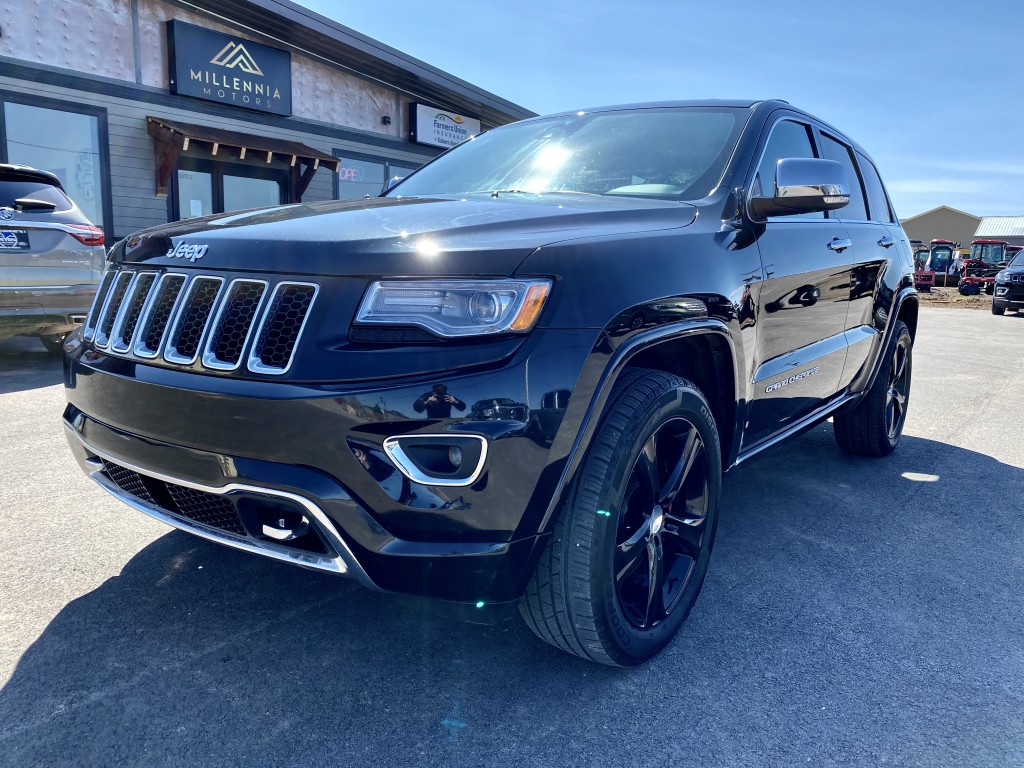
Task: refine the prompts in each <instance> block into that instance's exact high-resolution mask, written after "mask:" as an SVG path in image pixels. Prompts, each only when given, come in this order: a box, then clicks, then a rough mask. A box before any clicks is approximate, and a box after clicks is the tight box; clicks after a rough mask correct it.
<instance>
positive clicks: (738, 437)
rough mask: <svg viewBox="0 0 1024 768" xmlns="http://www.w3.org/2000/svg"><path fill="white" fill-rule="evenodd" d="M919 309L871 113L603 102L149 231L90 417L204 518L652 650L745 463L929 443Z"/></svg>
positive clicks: (214, 527)
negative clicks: (385, 171)
mask: <svg viewBox="0 0 1024 768" xmlns="http://www.w3.org/2000/svg"><path fill="white" fill-rule="evenodd" d="M916 325H917V297H916V294H915V292H914V283H913V262H912V259H911V252H910V247H909V244H908V242H907V237H906V235H905V234H904V233H903V231H902V229H901V228H900V224H899V222H898V221H897V220H896V217H895V216H894V215H893V212H892V208H891V207H890V205H889V202H888V199H887V196H886V193H885V190H884V188H883V186H882V182H881V181H880V179H879V176H878V173H877V171H876V170H875V167H874V165H873V164H872V162H871V161H870V160H869V159H868V157H867V155H866V154H865V153H864V152H863V150H861V149H860V148H859V147H858V146H857V145H856V144H854V143H853V142H852V141H850V140H849V139H848V138H847V137H845V136H844V135H843V134H842V133H840V132H839V131H837V130H835V129H834V128H832V127H830V126H828V125H826V124H825V123H823V122H821V121H819V120H817V119H815V118H813V117H811V116H810V115H808V114H806V113H804V112H801V111H799V110H797V109H795V108H794V107H791V106H790V105H788V104H786V103H785V102H780V101H767V102H756V103H752V102H738V101H720V102H716V101H707V102H687V103H665V104H649V105H637V106H622V107H612V108H607V109H595V110H585V111H580V112H571V113H567V114H562V115H555V116H552V117H541V118H536V119H530V120H526V121H523V122H520V123H516V124H513V125H509V126H506V127H503V128H499V129H497V130H494V131H490V132H488V133H485V134H483V135H481V136H478V137H476V138H475V139H473V140H470V141H466V142H465V143H463V144H462V145H461V146H459V147H457V148H456V149H454V150H451V151H450V152H448V153H446V154H444V155H442V156H441V157H439V158H437V159H436V160H434V161H433V162H431V163H430V164H428V165H426V166H425V167H423V168H422V169H420V170H419V171H417V172H416V173H414V174H413V175H411V176H410V177H408V178H406V179H405V180H403V181H401V182H400V183H398V184H397V185H396V186H394V187H393V188H392V189H390V190H388V191H387V192H386V193H384V194H383V195H382V196H381V197H379V198H377V199H366V200H363V201H358V202H351V201H350V202H328V203H315V204H297V205H291V206H285V207H281V208H276V209H271V210H263V211H255V212H250V213H247V214H232V215H226V216H223V215H222V216H218V217H210V218H205V219H199V220H192V221H189V222H182V223H178V224H173V225H168V226H164V227H159V228H156V229H151V230H148V231H145V232H143V233H140V234H138V235H136V236H134V237H131V238H129V239H128V240H126V241H122V242H119V243H118V244H117V245H116V246H115V247H114V248H113V249H112V251H111V254H110V268H109V271H108V272H107V273H106V276H105V278H104V281H103V283H102V286H101V289H100V291H99V294H98V296H97V300H96V304H95V306H94V308H93V310H92V311H91V313H90V315H89V318H88V320H87V322H86V324H85V326H84V327H83V328H82V330H81V331H80V332H79V333H76V334H75V335H74V336H73V337H72V339H71V341H69V343H68V344H67V345H66V351H67V356H66V371H65V377H66V385H67V396H68V401H69V402H68V406H67V408H66V410H65V412H64V422H65V425H66V428H67V433H68V437H69V440H70V443H71V446H72V449H73V451H74V453H75V455H76V457H77V459H78V462H79V463H80V464H81V466H82V468H83V469H84V470H85V471H86V472H87V473H88V474H89V475H91V476H92V478H93V479H94V480H95V481H96V482H97V483H99V484H100V485H101V486H102V487H103V488H104V489H105V490H107V491H109V492H110V493H112V494H113V495H114V496H116V497H118V498H119V499H122V500H123V501H125V502H126V503H127V504H129V505H131V506H133V507H135V508H136V509H138V510H140V511H142V512H145V513H146V514H148V515H151V516H153V517H155V518H157V519H160V520H163V521H164V522H166V523H168V524H170V525H172V526H175V527H178V528H181V529H183V530H186V531H190V532H192V533H194V534H197V535H199V536H203V537H205V538H208V539H212V540H214V541H217V542H221V543H223V544H226V545H228V546H232V547H236V548H238V549H242V550H246V551H249V552H254V553H258V554H262V555H265V556H267V557H271V558H275V559H277V560H282V561H286V562H291V563H295V564H297V565H302V566H306V567H309V568H314V569H318V570H321V571H328V572H331V573H338V574H345V575H348V576H350V577H353V578H355V579H357V580H358V581H359V582H361V583H362V584H364V585H366V586H368V587H373V588H377V589H382V590H388V591H394V592H401V593H407V594H415V595H421V596H424V597H428V598H432V599H434V600H436V601H439V602H441V603H442V604H443V605H444V606H445V607H446V609H447V610H448V611H449V612H451V613H455V614H458V615H460V616H462V617H463V618H467V619H469V620H476V621H493V620H495V619H497V618H501V617H504V616H507V615H510V614H511V613H512V612H513V611H514V610H515V608H516V607H517V606H518V607H519V610H520V612H521V613H522V615H523V617H524V618H525V620H526V622H527V623H528V624H529V626H530V627H531V628H532V629H533V631H534V632H536V633H537V634H538V635H539V636H540V637H541V638H543V639H544V640H546V641H548V642H549V643H551V644H553V645H555V646H557V647H559V648H561V649H563V650H565V651H568V652H570V653H575V654H577V655H579V656H582V657H584V658H587V659H591V660H594V661H598V662H602V663H605V664H612V665H630V664H636V663H639V662H641V661H643V660H645V659H647V658H650V657H651V656H653V655H654V654H655V653H657V652H658V651H659V650H660V649H661V648H663V647H664V646H665V645H666V644H667V643H668V642H669V641H670V640H671V638H672V636H673V635H674V634H675V633H676V631H677V630H678V629H679V627H680V625H681V624H682V623H683V621H684V619H685V618H686V615H687V613H688V612H689V611H690V609H691V607H692V606H693V604H694V602H695V600H696V598H697V593H698V592H699V590H700V588H701V584H702V582H703V580H704V576H705V573H706V572H707V568H708V559H709V557H710V555H711V548H712V543H713V541H714V537H715V529H716V526H717V522H718V505H719V497H720V489H721V482H722V473H723V470H725V469H727V468H729V467H732V466H735V465H736V464H738V463H739V462H741V461H744V460H746V459H748V458H750V457H752V456H754V455H755V454H757V453H758V452H760V451H762V450H764V449H766V448H768V447H770V446H772V445H774V444H776V443H778V442H779V441H780V440H783V439H786V438H788V437H792V436H794V435H796V434H797V433H799V432H800V431H801V430H805V429H807V428H808V427H810V426H812V425H814V424H816V423H819V422H821V421H823V420H825V419H827V418H829V417H830V416H831V417H832V418H833V419H834V422H835V434H836V439H837V440H838V442H839V445H840V446H841V447H842V448H843V449H844V450H846V451H849V452H851V453H855V454H862V455H869V456H881V455H884V454H888V453H889V452H891V451H892V450H893V449H894V448H895V447H896V444H897V443H898V441H899V439H900V434H901V431H902V428H903V424H904V419H905V417H906V412H907V411H906V409H907V398H908V395H909V389H910V375H911V347H912V344H913V338H914V332H915V329H916ZM468 404H473V405H472V406H468Z"/></svg>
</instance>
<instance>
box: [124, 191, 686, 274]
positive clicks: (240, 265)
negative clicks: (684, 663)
mask: <svg viewBox="0 0 1024 768" xmlns="http://www.w3.org/2000/svg"><path fill="white" fill-rule="evenodd" d="M695 216H696V209H695V208H694V206H692V205H689V204H687V203H678V202H668V201H662V200H640V199H630V198H607V197H599V196H597V195H578V194H542V195H533V194H522V193H520V194H506V193H502V194H501V196H500V197H492V196H491V195H466V196H463V197H460V198H439V197H433V198H372V199H368V200H358V201H331V202H324V203H309V204H306V203H300V204H297V205H286V206H279V207H275V208H270V209H262V210H253V211H244V212H240V213H230V214H220V215H216V216H207V217H203V218H199V219H190V220H188V221H182V222H176V223H174V224H168V225H163V226H160V227H155V228H153V229H149V230H145V231H143V232H140V233H139V234H136V235H133V236H131V237H129V238H126V239H125V240H122V241H120V242H119V243H117V245H116V246H115V247H114V249H113V252H112V254H111V258H112V259H113V260H114V261H125V262H130V263H139V264H146V265H148V266H154V267H179V268H181V267H192V268H199V269H204V268H205V269H222V270H231V271H256V272H289V273H296V274H310V275H338V276H350V275H351V276H354V275H364V276H375V275H391V276H406V275H407V276H416V275H440V276H447V275H510V274H512V273H514V272H515V270H516V267H518V266H519V264H521V263H522V261H523V260H524V259H525V258H526V257H527V256H529V255H530V253H532V252H533V251H534V250H536V249H537V248H539V247H540V246H543V245H548V244H550V243H554V242H560V241H564V240H572V239H576V238H581V237H595V236H596V237H600V236H611V235H619V234H625V233H633V232H645V231H654V230H660V229H673V228H678V227H685V226H687V225H688V224H690V223H692V222H693V220H694V218H695Z"/></svg>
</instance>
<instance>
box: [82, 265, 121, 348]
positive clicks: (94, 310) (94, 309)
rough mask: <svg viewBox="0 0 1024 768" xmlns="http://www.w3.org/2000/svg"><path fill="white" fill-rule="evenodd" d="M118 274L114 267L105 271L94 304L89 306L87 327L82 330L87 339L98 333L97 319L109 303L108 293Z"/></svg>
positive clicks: (86, 319) (86, 320)
mask: <svg viewBox="0 0 1024 768" xmlns="http://www.w3.org/2000/svg"><path fill="white" fill-rule="evenodd" d="M116 276H117V272H115V271H114V270H112V269H108V270H107V271H106V272H104V273H103V279H102V280H100V285H99V288H97V289H96V295H95V296H94V297H93V300H92V306H91V307H90V308H89V315H88V316H87V317H86V318H85V328H84V329H83V330H82V335H83V336H84V337H85V340H86V341H92V339H93V336H95V335H96V320H97V318H98V317H99V315H100V313H101V312H102V308H103V306H104V305H105V304H106V303H107V294H108V293H109V291H110V286H111V284H112V283H113V282H114V278H115V277H116Z"/></svg>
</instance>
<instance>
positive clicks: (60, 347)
mask: <svg viewBox="0 0 1024 768" xmlns="http://www.w3.org/2000/svg"><path fill="white" fill-rule="evenodd" d="M67 336H68V335H67V334H66V333H58V334H54V335H53V336H40V337H39V340H40V341H41V342H43V346H44V347H46V351H47V352H49V353H50V354H51V355H63V354H64V339H66V338H67Z"/></svg>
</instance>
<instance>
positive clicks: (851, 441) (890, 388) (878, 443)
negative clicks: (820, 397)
mask: <svg viewBox="0 0 1024 768" xmlns="http://www.w3.org/2000/svg"><path fill="white" fill-rule="evenodd" d="M913 348H914V344H913V340H912V339H911V338H910V330H909V329H908V328H907V326H906V323H904V322H903V321H902V320H897V321H896V322H895V324H894V325H893V329H892V337H891V338H890V339H889V341H888V343H887V344H886V346H885V352H884V353H883V354H884V357H883V360H884V361H885V363H884V367H883V368H882V370H880V371H879V372H878V376H877V377H876V378H875V382H874V384H872V385H871V389H869V390H868V391H867V392H866V393H865V394H864V396H863V397H861V399H860V402H858V403H857V405H856V406H855V407H854V408H853V409H852V410H850V411H847V412H845V413H840V414H837V415H836V416H835V418H833V420H832V426H833V428H834V431H835V436H836V442H837V443H839V447H840V448H842V449H843V450H844V451H845V452H846V453H850V454H854V455H856V456H888V455H889V454H890V453H892V452H893V451H894V450H896V446H897V445H898V444H899V442H900V436H901V435H902V434H903V425H904V424H905V423H906V419H907V406H908V405H909V404H910V380H911V373H912V371H913ZM901 360H902V361H903V363H902V367H901V366H900V361H901Z"/></svg>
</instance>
